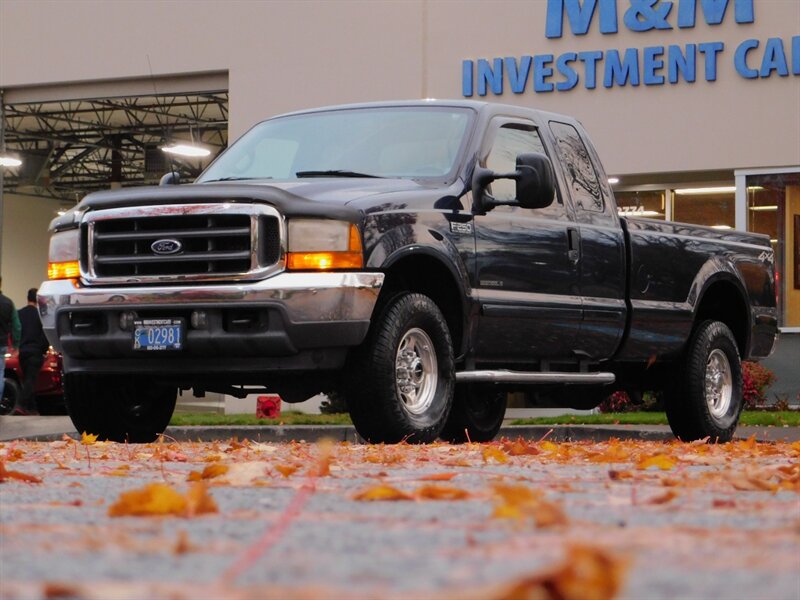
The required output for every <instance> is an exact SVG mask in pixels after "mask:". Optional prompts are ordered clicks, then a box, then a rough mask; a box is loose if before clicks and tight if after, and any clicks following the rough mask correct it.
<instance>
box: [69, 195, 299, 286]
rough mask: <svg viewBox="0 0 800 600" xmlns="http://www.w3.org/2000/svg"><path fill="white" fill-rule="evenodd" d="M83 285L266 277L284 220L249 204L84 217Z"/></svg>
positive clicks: (276, 265)
mask: <svg viewBox="0 0 800 600" xmlns="http://www.w3.org/2000/svg"><path fill="white" fill-rule="evenodd" d="M83 237H84V240H85V241H84V243H82V247H83V248H84V250H85V254H84V257H83V258H84V260H83V261H82V265H81V270H82V275H83V277H84V279H85V280H86V281H87V283H90V284H91V283H141V282H147V281H153V282H165V281H170V280H175V281H186V280H195V281H203V280H208V281H213V280H248V279H258V278H263V277H264V276H265V275H268V274H269V273H270V272H272V271H277V270H280V269H281V268H282V267H283V264H282V259H283V247H282V243H281V240H282V238H283V237H284V236H282V221H281V219H280V216H279V214H278V213H277V211H276V210H275V209H273V208H272V207H269V206H263V205H249V204H234V203H225V204H188V205H166V206H146V207H129V208H119V209H109V210H101V211H95V212H91V213H88V214H87V215H86V217H85V219H84V224H83Z"/></svg>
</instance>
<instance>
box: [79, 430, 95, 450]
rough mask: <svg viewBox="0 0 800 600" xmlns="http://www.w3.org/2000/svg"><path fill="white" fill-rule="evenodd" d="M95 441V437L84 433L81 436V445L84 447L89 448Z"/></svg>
mask: <svg viewBox="0 0 800 600" xmlns="http://www.w3.org/2000/svg"><path fill="white" fill-rule="evenodd" d="M96 441H97V436H96V435H93V434H91V433H86V432H85V431H84V432H83V433H82V434H81V444H83V445H84V446H91V445H92V444H94V443H95V442H96Z"/></svg>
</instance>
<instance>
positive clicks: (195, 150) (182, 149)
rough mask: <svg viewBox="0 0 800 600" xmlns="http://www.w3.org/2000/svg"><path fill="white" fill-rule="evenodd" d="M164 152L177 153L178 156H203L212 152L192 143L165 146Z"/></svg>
mask: <svg viewBox="0 0 800 600" xmlns="http://www.w3.org/2000/svg"><path fill="white" fill-rule="evenodd" d="M161 150H162V151H163V152H167V153H169V154H177V155H178V156H189V157H192V158H203V157H204V156H208V155H209V154H211V150H209V149H208V148H202V147H200V146H194V145H192V144H172V145H171V146H164V147H163V148H161Z"/></svg>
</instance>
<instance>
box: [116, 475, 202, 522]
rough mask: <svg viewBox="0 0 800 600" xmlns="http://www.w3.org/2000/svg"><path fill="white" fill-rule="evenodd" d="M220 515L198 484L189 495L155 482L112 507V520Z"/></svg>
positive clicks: (123, 498) (122, 496)
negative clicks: (160, 516)
mask: <svg viewBox="0 0 800 600" xmlns="http://www.w3.org/2000/svg"><path fill="white" fill-rule="evenodd" d="M209 512H218V511H217V506H216V504H215V503H214V500H213V499H212V498H211V497H210V496H209V495H208V493H207V488H206V485H205V484H204V483H197V484H195V485H194V486H192V488H190V490H189V492H188V493H187V495H186V496H184V495H182V494H181V493H180V492H178V491H177V490H175V489H173V488H171V487H170V486H168V485H166V484H164V483H151V484H148V485H146V486H144V487H143V488H139V489H135V490H130V491H128V492H124V493H123V494H122V495H121V496H120V497H119V499H118V500H117V501H116V502H115V503H114V504H112V505H111V506H109V507H108V516H110V517H128V516H133V517H142V516H158V515H176V516H181V517H185V516H189V517H191V516H194V515H199V514H203V513H209Z"/></svg>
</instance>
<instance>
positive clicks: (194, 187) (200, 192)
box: [50, 177, 439, 230]
mask: <svg viewBox="0 0 800 600" xmlns="http://www.w3.org/2000/svg"><path fill="white" fill-rule="evenodd" d="M438 183H439V182H438V181H437V184H438ZM424 189H430V188H428V187H427V186H424V185H422V184H420V183H417V182H415V181H411V180H409V179H377V178H376V179H372V178H349V177H348V178H327V177H326V178H322V177H320V178H310V179H298V180H287V181H272V180H254V181H230V182H214V183H198V184H189V185H169V186H146V187H136V188H124V189H120V190H111V191H103V192H95V193H93V194H89V195H88V196H86V197H85V198H84V199H83V200H81V202H80V203H79V204H78V205H77V206H76V207H75V208H74V209H73V210H71V211H69V212H68V213H67V214H65V215H63V216H61V217H58V218H56V219H54V220H53V222H52V223H51V224H50V228H51V230H59V229H64V228H68V227H74V226H75V225H76V222H77V220H79V218H80V214H82V213H84V212H86V211H90V210H101V209H108V208H121V207H130V206H150V205H153V204H157V205H170V204H194V203H207V202H212V203H213V202H231V203H237V202H248V203H250V202H262V203H265V204H271V205H273V206H275V207H276V208H277V209H278V210H279V211H280V212H281V213H282V214H284V215H287V216H311V217H313V216H320V217H327V218H333V219H343V220H348V221H351V222H357V221H358V220H359V218H360V217H359V214H360V211H358V210H357V209H355V208H351V207H348V206H347V205H348V204H349V203H350V202H353V201H354V200H359V199H364V198H366V197H369V196H374V195H379V194H387V193H396V192H411V191H419V190H424Z"/></svg>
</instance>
